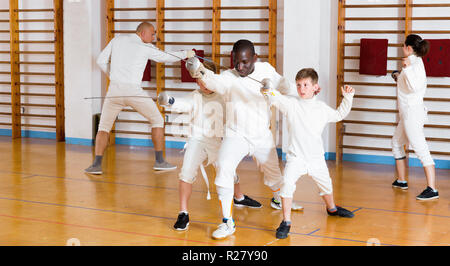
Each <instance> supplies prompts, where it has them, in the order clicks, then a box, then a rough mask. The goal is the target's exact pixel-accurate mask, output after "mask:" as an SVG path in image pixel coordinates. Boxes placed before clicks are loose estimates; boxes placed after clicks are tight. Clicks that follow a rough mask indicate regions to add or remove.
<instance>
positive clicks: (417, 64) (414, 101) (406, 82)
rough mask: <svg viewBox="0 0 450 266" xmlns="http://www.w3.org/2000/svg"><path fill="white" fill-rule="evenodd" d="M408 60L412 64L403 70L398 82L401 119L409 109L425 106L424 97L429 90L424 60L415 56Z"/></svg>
mask: <svg viewBox="0 0 450 266" xmlns="http://www.w3.org/2000/svg"><path fill="white" fill-rule="evenodd" d="M408 58H409V60H410V62H411V64H410V65H409V66H408V67H405V68H403V69H402V71H401V73H400V75H399V76H398V80H397V99H398V108H399V112H400V116H401V117H402V116H403V115H404V114H405V112H406V111H407V110H408V108H409V107H413V106H423V97H424V96H425V92H426V90H427V76H426V73H425V67H424V65H423V61H422V58H420V57H417V56H416V55H414V54H412V55H410V56H409V57H408Z"/></svg>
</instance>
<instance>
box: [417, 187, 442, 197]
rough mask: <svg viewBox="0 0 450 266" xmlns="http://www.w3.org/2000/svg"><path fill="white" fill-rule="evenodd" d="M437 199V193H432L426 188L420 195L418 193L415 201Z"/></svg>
mask: <svg viewBox="0 0 450 266" xmlns="http://www.w3.org/2000/svg"><path fill="white" fill-rule="evenodd" d="M438 198H439V193H438V192H437V190H436V192H434V191H433V189H432V188H430V187H427V188H426V189H425V190H424V191H422V193H420V195H419V196H417V197H416V199H418V200H431V199H438Z"/></svg>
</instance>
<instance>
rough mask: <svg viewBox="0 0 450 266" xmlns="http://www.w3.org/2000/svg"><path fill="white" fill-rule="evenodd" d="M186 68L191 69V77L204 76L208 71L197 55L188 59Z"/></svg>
mask: <svg viewBox="0 0 450 266" xmlns="http://www.w3.org/2000/svg"><path fill="white" fill-rule="evenodd" d="M186 69H187V70H188V71H189V74H191V77H193V78H195V79H198V78H202V77H203V75H205V73H206V68H205V66H204V65H203V64H202V63H201V62H200V60H198V58H197V57H191V58H189V59H188V60H186Z"/></svg>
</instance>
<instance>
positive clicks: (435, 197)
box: [416, 196, 439, 201]
mask: <svg viewBox="0 0 450 266" xmlns="http://www.w3.org/2000/svg"><path fill="white" fill-rule="evenodd" d="M438 198H439V196H434V197H431V198H419V197H416V199H417V200H422V201H427V200H432V199H438Z"/></svg>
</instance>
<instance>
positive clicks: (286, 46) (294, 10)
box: [282, 0, 337, 152]
mask: <svg viewBox="0 0 450 266" xmlns="http://www.w3.org/2000/svg"><path fill="white" fill-rule="evenodd" d="M282 2H284V3H283V5H284V9H283V11H284V12H283V14H284V24H283V26H284V29H283V30H284V38H283V43H282V46H283V61H282V62H283V75H284V76H285V77H286V78H288V79H290V80H291V81H292V82H295V75H296V74H297V72H298V71H299V70H300V69H302V68H308V67H311V68H314V69H315V70H316V71H317V73H318V74H319V85H320V87H321V89H322V90H321V92H320V93H319V95H318V98H319V99H321V100H323V101H325V102H327V103H328V104H329V105H330V106H332V107H335V98H336V49H337V48H336V42H337V33H335V31H336V27H337V26H336V25H337V3H334V2H333V1H317V0H302V1H289V0H284V1H282ZM283 132H284V133H285V134H283V152H285V151H286V149H287V147H286V143H287V130H286V127H285V125H283ZM334 136H335V126H334V124H332V125H330V126H328V127H327V128H326V129H325V130H324V133H323V138H324V145H325V151H328V152H329V151H334V149H335V148H334V143H335V141H334V138H335V137H334Z"/></svg>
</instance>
